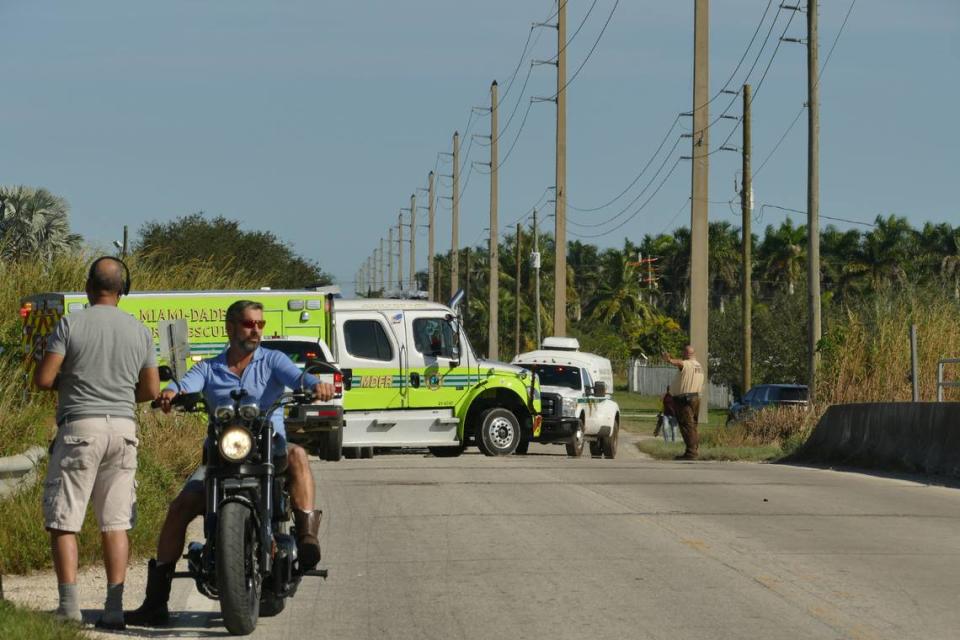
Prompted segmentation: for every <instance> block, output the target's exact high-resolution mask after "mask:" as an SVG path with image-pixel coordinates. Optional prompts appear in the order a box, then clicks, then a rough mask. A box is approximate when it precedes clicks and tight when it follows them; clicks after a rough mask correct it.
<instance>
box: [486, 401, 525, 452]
mask: <svg viewBox="0 0 960 640" xmlns="http://www.w3.org/2000/svg"><path fill="white" fill-rule="evenodd" d="M477 441H478V444H479V446H480V450H481V451H483V453H484V454H486V455H488V456H508V455H510V454H511V453H513V452H514V451H516V450H517V446H519V444H520V421H519V420H517V416H515V415H513V412H512V411H510V410H509V409H504V408H502V407H495V408H493V409H487V410H486V411H484V412H483V414H481V416H480V434H479V437H478V438H477Z"/></svg>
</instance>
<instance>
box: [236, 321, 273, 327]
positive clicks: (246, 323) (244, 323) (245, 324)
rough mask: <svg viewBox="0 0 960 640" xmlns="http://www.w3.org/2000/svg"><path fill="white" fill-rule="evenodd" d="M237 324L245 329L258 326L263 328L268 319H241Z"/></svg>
mask: <svg viewBox="0 0 960 640" xmlns="http://www.w3.org/2000/svg"><path fill="white" fill-rule="evenodd" d="M237 324H239V325H240V326H241V327H243V328H244V329H253V328H254V327H256V328H257V329H263V328H264V327H265V326H267V321H266V320H239V321H238V322H237Z"/></svg>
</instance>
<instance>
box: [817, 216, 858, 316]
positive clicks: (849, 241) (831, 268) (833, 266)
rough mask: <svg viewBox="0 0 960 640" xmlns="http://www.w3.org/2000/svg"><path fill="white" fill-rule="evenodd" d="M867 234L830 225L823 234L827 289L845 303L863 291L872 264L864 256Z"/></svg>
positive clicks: (824, 278)
mask: <svg viewBox="0 0 960 640" xmlns="http://www.w3.org/2000/svg"><path fill="white" fill-rule="evenodd" d="M862 242H863V235H862V234H861V233H860V232H859V231H857V230H856V229H850V230H848V231H840V230H838V229H837V228H836V227H835V226H833V225H829V226H828V227H827V228H826V229H825V230H824V231H823V233H822V234H821V239H820V264H821V265H822V268H823V284H824V289H826V290H828V291H831V292H832V293H833V295H834V297H835V298H836V299H837V301H838V302H840V303H843V302H845V301H847V300H849V299H850V298H851V296H852V295H853V294H856V293H857V292H858V291H859V286H858V283H859V282H860V281H861V280H862V279H863V277H864V274H865V273H866V272H867V270H868V266H867V265H865V264H864V263H863V261H862V260H861V259H860V256H862V254H863V252H862V249H861V246H862Z"/></svg>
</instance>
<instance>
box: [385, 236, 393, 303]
mask: <svg viewBox="0 0 960 640" xmlns="http://www.w3.org/2000/svg"><path fill="white" fill-rule="evenodd" d="M387 262H388V263H389V264H390V273H389V274H388V275H389V276H390V279H389V280H388V281H387V282H388V284H387V286H386V287H384V292H386V291H390V289H391V288H393V227H390V235H389V240H387Z"/></svg>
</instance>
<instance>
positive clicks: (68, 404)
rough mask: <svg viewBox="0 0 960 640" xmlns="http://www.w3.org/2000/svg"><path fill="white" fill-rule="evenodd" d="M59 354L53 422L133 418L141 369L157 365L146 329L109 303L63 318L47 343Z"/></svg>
mask: <svg viewBox="0 0 960 640" xmlns="http://www.w3.org/2000/svg"><path fill="white" fill-rule="evenodd" d="M47 351H50V352H52V353H58V354H60V355H62V356H64V359H63V365H62V366H61V367H60V384H59V386H58V389H59V392H60V396H59V402H58V403H57V422H58V423H59V422H60V421H61V420H63V418H64V417H66V416H82V415H111V416H118V417H126V418H133V417H135V409H136V401H135V399H134V391H135V386H136V384H137V382H138V381H139V379H140V370H141V369H147V368H150V367H156V366H157V356H156V353H155V352H154V350H153V337H152V336H151V335H150V330H149V329H147V328H146V327H145V326H143V324H142V323H141V322H140V321H139V320H137V319H136V318H134V317H133V316H131V315H130V314H128V313H125V312H123V311H121V310H120V309H118V308H117V307H114V306H111V305H95V306H92V307H88V308H86V309H84V310H82V311H77V312H74V313H71V314H69V315H66V316H64V317H63V319H61V320H60V323H59V324H58V325H57V328H56V329H54V331H53V333H52V334H51V335H50V337H49V338H48V340H47Z"/></svg>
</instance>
